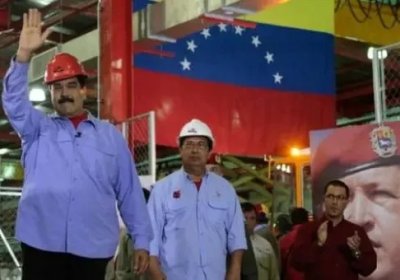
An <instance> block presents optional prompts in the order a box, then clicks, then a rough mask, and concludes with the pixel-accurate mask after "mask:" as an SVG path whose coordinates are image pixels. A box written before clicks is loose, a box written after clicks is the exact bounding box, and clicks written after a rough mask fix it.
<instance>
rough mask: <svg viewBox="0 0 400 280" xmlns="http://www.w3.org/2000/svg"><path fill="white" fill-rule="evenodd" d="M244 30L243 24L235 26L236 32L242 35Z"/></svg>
mask: <svg viewBox="0 0 400 280" xmlns="http://www.w3.org/2000/svg"><path fill="white" fill-rule="evenodd" d="M243 31H244V28H242V27H241V26H235V34H239V35H242V33H243Z"/></svg>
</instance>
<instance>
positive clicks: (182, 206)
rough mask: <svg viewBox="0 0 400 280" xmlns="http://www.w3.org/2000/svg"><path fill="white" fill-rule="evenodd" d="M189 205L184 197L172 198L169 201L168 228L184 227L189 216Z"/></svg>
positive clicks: (167, 212)
mask: <svg viewBox="0 0 400 280" xmlns="http://www.w3.org/2000/svg"><path fill="white" fill-rule="evenodd" d="M189 211H190V209H189V206H188V203H187V201H186V200H184V199H183V198H171V199H169V200H168V202H167V211H166V219H167V229H178V228H184V227H185V225H186V224H187V223H186V222H187V217H188V216H189V214H190V213H189Z"/></svg>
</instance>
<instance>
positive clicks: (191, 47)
mask: <svg viewBox="0 0 400 280" xmlns="http://www.w3.org/2000/svg"><path fill="white" fill-rule="evenodd" d="M186 43H187V49H188V50H190V51H191V52H193V53H194V52H195V50H196V48H197V45H196V44H195V43H194V40H191V41H187V42H186Z"/></svg>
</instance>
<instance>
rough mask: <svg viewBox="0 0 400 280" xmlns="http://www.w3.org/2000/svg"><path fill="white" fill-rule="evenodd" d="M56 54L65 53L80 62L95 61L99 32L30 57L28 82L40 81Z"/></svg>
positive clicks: (96, 31) (96, 30)
mask: <svg viewBox="0 0 400 280" xmlns="http://www.w3.org/2000/svg"><path fill="white" fill-rule="evenodd" d="M58 52H67V53H70V54H72V55H74V56H76V57H77V58H78V60H80V61H81V62H83V63H84V62H86V61H89V60H91V59H95V58H97V57H98V56H99V31H98V29H95V30H93V31H91V32H88V33H86V34H84V35H82V36H80V37H77V38H75V39H73V40H71V41H68V42H66V43H64V44H60V45H57V46H56V47H53V48H51V49H48V50H46V51H45V52H42V53H40V54H38V55H35V56H34V57H32V60H31V63H30V66H31V67H30V69H29V82H30V83H31V82H35V81H37V80H40V79H42V78H43V76H44V72H45V70H46V65H47V63H48V62H49V61H50V59H51V58H52V57H53V56H54V55H55V54H56V53H58Z"/></svg>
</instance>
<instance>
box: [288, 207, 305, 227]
mask: <svg viewBox="0 0 400 280" xmlns="http://www.w3.org/2000/svg"><path fill="white" fill-rule="evenodd" d="M290 219H291V220H292V224H293V225H299V224H304V223H307V222H308V211H307V210H306V209H304V208H302V207H295V208H293V209H292V210H291V211H290Z"/></svg>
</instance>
